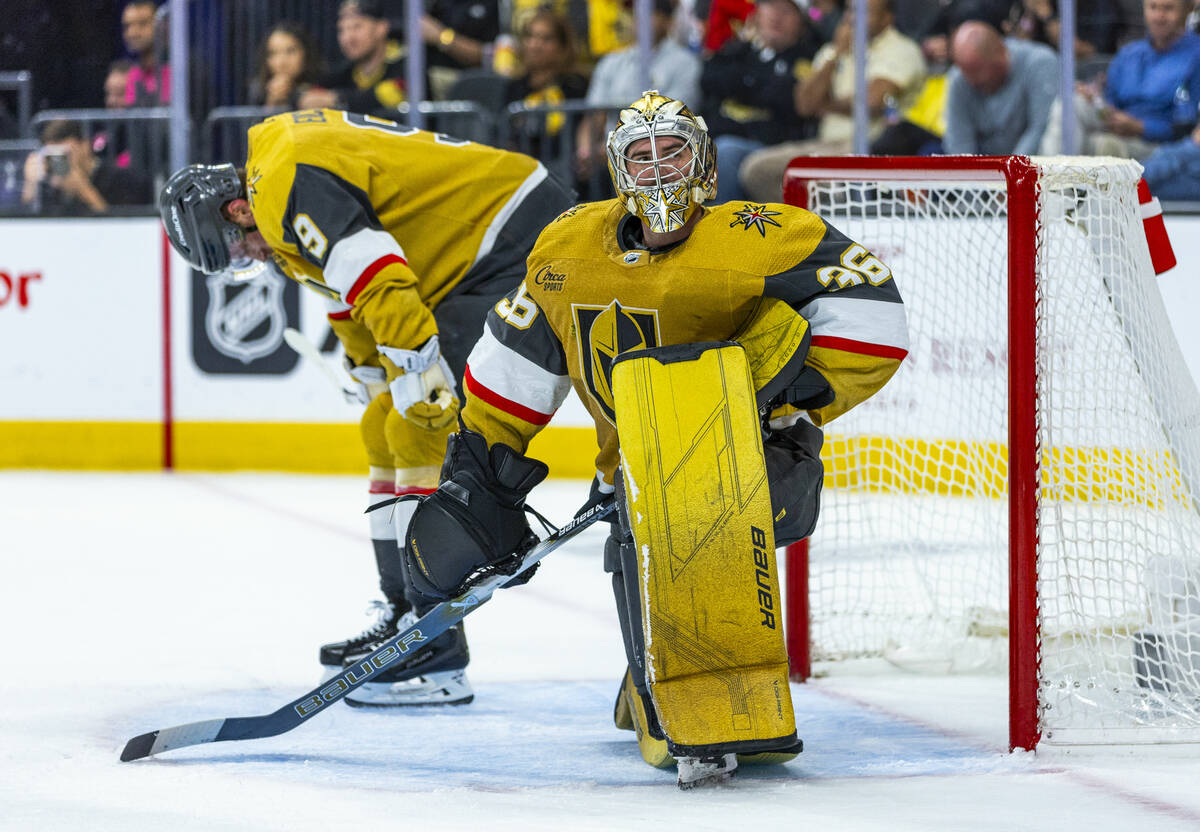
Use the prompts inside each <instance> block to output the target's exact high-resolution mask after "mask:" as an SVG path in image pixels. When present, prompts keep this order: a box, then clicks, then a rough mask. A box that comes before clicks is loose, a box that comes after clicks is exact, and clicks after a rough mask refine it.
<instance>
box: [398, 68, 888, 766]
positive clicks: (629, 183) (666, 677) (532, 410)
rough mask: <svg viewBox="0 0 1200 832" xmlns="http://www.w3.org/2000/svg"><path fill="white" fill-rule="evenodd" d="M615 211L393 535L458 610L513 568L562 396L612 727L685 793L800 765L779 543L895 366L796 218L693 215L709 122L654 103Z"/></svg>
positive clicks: (880, 333) (624, 166) (480, 387)
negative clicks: (629, 733)
mask: <svg viewBox="0 0 1200 832" xmlns="http://www.w3.org/2000/svg"><path fill="white" fill-rule="evenodd" d="M608 162H609V168H610V172H611V174H612V178H613V183H614V185H615V186H616V190H617V193H618V195H619V197H618V198H617V199H615V200H610V201H607V202H597V203H589V204H584V205H578V206H575V207H573V208H571V209H570V210H568V211H566V212H564V213H563V214H562V216H560V217H559V218H558V219H557V220H556V221H555V222H553V223H551V224H550V225H549V226H548V227H547V228H546V229H545V230H544V231H543V232H542V234H541V236H540V237H539V238H538V241H537V244H536V245H535V247H534V249H533V253H532V254H531V255H530V257H529V261H528V268H527V271H526V278H525V281H524V282H523V283H522V284H521V285H520V286H518V287H517V289H516V291H514V292H512V293H511V294H510V295H509V296H508V297H507V298H505V299H504V300H503V301H501V302H500V303H498V304H496V307H495V308H494V309H493V310H492V311H491V313H489V315H488V319H487V328H486V330H485V332H484V335H483V338H482V339H481V340H480V341H479V343H478V344H476V346H475V348H474V350H472V352H471V355H470V358H469V360H468V362H467V363H468V367H467V374H466V389H467V393H468V396H467V400H466V407H465V409H464V412H463V421H464V428H463V429H462V430H461V431H460V432H458V433H456V434H455V435H454V436H452V437H451V438H450V443H449V448H448V451H447V457H446V462H445V464H444V466H443V469H442V484H441V486H440V487H439V488H438V490H437V491H436V492H435V493H434V494H433V495H431V496H429V497H426V498H424V499H423V500H422V501H421V503H420V506H419V507H418V508H417V510H416V512H415V513H414V515H413V519H412V521H411V523H410V525H409V528H408V533H407V536H406V538H405V544H406V545H405V563H406V565H407V567H408V571H409V576H410V580H411V582H412V586H413V587H414V589H416V590H417V591H418V592H420V593H421V594H422V595H424V596H425V597H426V598H429V599H444V598H447V597H452V596H454V595H455V594H456V593H457V592H459V591H460V590H461V589H462V588H463V587H464V586H465V585H467V584H469V583H470V581H471V580H472V578H473V577H475V576H476V575H477V574H479V573H480V572H481V571H483V572H487V571H493V570H503V569H505V568H506V567H508V566H511V559H512V553H513V552H514V551H520V550H521V549H522V548H523V547H525V546H526V545H527V544H528V542H529V539H530V535H531V532H530V530H529V527H528V526H527V524H526V522H525V518H524V514H523V511H522V508H523V506H522V503H523V500H524V498H525V495H526V493H527V492H528V491H529V489H530V488H531V487H532V486H533V485H535V484H536V483H537V482H539V481H540V480H541V479H542V478H543V477H544V476H545V475H546V468H545V466H544V465H543V464H542V463H540V462H538V461H536V460H533V459H530V458H528V457H526V456H523V452H524V451H525V449H526V447H527V445H528V442H529V440H530V438H531V437H532V436H533V435H534V434H535V433H537V431H538V430H539V429H540V428H541V427H542V426H543V425H544V424H546V422H548V421H549V420H550V417H551V415H552V414H553V413H554V412H555V410H556V409H557V408H558V406H559V405H560V404H561V403H562V401H563V398H564V397H565V396H566V394H567V391H568V390H569V389H570V388H571V387H574V388H575V390H576V392H577V393H578V394H579V396H580V398H581V399H582V400H583V402H584V403H585V405H586V406H587V408H588V410H589V411H590V413H591V415H592V417H593V418H594V420H595V424H596V438H597V443H598V445H599V448H600V453H599V455H598V456H597V458H596V466H597V469H598V472H597V476H596V481H595V486H594V489H593V499H598V498H599V497H598V495H599V494H602V493H611V492H613V490H614V488H615V490H616V500H617V506H618V515H619V519H618V521H617V522H616V523H615V524H614V525H613V528H612V531H611V534H610V537H609V539H608V542H607V544H606V547H605V553H604V562H605V568H606V569H607V570H608V571H609V572H611V573H612V574H613V589H614V592H615V595H616V601H617V611H618V615H619V619H620V624H621V633H622V636H623V638H624V643H625V650H626V654H627V656H628V660H629V666H628V670H627V672H626V674H625V677H624V679H623V680H622V683H621V686H620V690H619V693H618V696H617V702H616V708H615V713H614V718H615V720H616V723H617V725H618V727H621V728H627V729H631V730H634V731H636V733H637V738H638V745H639V747H640V750H641V753H642V756H643V757H644V759H645V760H646V762H648V763H650V764H651V765H654V766H660V767H667V766H673V765H676V764H678V776H679V782H680V785H681V786H685V787H686V786H690V785H694V784H696V783H699V782H706V781H711V780H713V779H722V778H724V777H727V776H728V775H729V773H731V772H732V770H733V769H734V767H736V765H737V764H738V761H739V760H741V761H742V762H748V761H752V762H768V763H769V762H783V761H786V760H790V759H792V757H794V756H795V755H796V753H797V752H799V751H800V750H801V747H802V746H801V743H800V741H799V740H798V739H797V738H796V732H795V717H794V714H793V712H792V705H791V699H790V694H789V690H788V667H787V656H786V653H785V649H784V640H783V627H782V620H781V615H780V612H781V610H780V594H779V581H778V573H777V571H776V566H775V547H776V546H777V545H783V544H786V543H789V542H792V541H795V540H798V539H800V538H802V537H805V536H807V535H808V534H809V533H810V532H811V530H812V528H813V525H814V524H815V522H816V518H817V508H818V501H819V497H820V490H821V481H822V467H821V462H820V457H819V453H820V448H821V444H822V441H823V434H822V431H821V426H823V425H824V424H826V423H827V422H829V421H830V420H831V419H833V418H835V417H836V416H838V415H839V414H841V413H844V412H846V411H847V410H849V409H850V408H852V407H854V406H855V405H856V404H858V403H859V402H861V401H863V400H864V399H866V398H867V397H868V396H870V395H872V394H873V393H875V392H876V391H877V390H879V388H880V387H881V386H882V385H883V384H884V383H885V382H886V381H887V380H888V378H889V377H891V375H892V374H893V373H894V372H895V371H896V369H897V367H898V366H899V364H900V361H901V360H902V359H903V358H904V356H905V355H906V352H907V327H906V324H905V316H904V309H903V306H902V304H901V300H900V295H899V293H898V291H897V289H896V285H895V283H894V282H893V281H892V279H891V272H890V271H889V270H888V268H887V266H885V265H884V264H883V263H881V262H880V261H879V260H878V259H876V258H875V257H874V256H872V255H871V254H870V252H868V251H867V250H866V249H865V248H863V246H861V245H859V244H857V243H855V242H853V241H852V240H849V239H847V238H846V237H845V236H843V235H842V234H841V233H839V232H838V231H837V230H836V229H834V228H832V227H830V226H829V225H828V224H826V223H825V222H824V221H823V220H821V218H819V217H817V216H816V215H814V214H811V213H809V212H808V211H805V210H802V209H800V208H795V207H792V206H788V205H774V204H769V205H754V204H746V203H730V204H726V205H717V206H713V207H706V206H704V202H705V201H706V200H707V199H709V197H711V196H712V194H713V193H714V192H715V187H716V160H715V159H714V157H713V145H712V142H711V140H710V139H709V136H708V132H707V130H706V128H705V125H704V121H703V119H701V118H700V117H698V116H695V115H693V114H692V113H691V112H690V111H689V110H688V108H687V107H686V106H684V104H683V103H682V102H680V101H675V100H672V99H669V98H665V97H663V96H661V95H659V94H657V93H656V92H653V91H651V92H647V93H645V94H644V95H643V97H642V98H640V99H638V100H637V101H636V102H634V103H633V104H632V105H631V106H630V107H629V108H627V109H625V110H623V111H622V112H621V114H620V118H619V121H618V124H617V127H616V129H614V130H613V132H612V133H611V134H610V135H609V138H608Z"/></svg>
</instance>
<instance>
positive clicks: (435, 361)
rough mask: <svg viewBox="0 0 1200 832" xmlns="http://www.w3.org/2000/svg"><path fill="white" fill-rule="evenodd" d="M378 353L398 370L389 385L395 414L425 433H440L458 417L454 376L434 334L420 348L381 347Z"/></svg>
mask: <svg viewBox="0 0 1200 832" xmlns="http://www.w3.org/2000/svg"><path fill="white" fill-rule="evenodd" d="M378 349H379V352H380V353H381V354H382V355H383V356H384V357H385V358H387V359H388V360H389V361H391V362H392V363H393V364H395V365H396V367H397V368H398V369H399V370H400V375H398V376H397V377H396V378H394V379H393V380H392V382H391V384H390V385H389V387H390V389H391V391H392V403H393V406H394V407H395V408H396V412H398V413H400V414H401V415H403V416H404V418H405V419H408V420H409V421H411V422H414V423H416V424H417V425H420V426H421V427H422V428H424V429H425V430H430V431H436V430H441V429H443V428H445V427H447V426H449V425H452V424H454V420H455V419H456V418H457V417H458V396H457V395H456V392H455V387H454V374H453V373H452V372H451V371H450V365H449V364H447V363H446V359H445V358H443V357H442V351H441V348H440V345H439V344H438V337H437V336H436V335H434V336H433V337H432V338H430V339H429V340H428V341H426V342H425V343H424V344H423V345H422V346H421V348H420V349H417V350H402V349H399V348H398V347H385V346H382V345H380V346H379V347H378Z"/></svg>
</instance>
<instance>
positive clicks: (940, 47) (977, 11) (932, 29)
mask: <svg viewBox="0 0 1200 832" xmlns="http://www.w3.org/2000/svg"><path fill="white" fill-rule="evenodd" d="M1020 9H1021V0H945V2H943V3H942V5H941V8H940V9H939V10H938V12H937V14H936V15H935V16H934V18H933V22H932V23H931V24H930V26H929V28H928V31H926V32H925V34H924V35H923V36H922V37H921V38H919V41H920V44H921V54H923V55H924V56H925V60H926V61H927V62H928V63H929V66H930V67H931V69H932V71H934V72H938V71H940V70H941V69H942V68H944V69H945V70H949V68H950V38H951V36H952V35H953V34H954V32H955V31H956V30H957V29H958V27H959V26H961V25H962V24H963V23H965V22H966V21H968V20H982V21H983V22H984V23H990V24H991V25H992V26H994V27H995V28H996V29H997V30H999V31H1000V32H1004V33H1005V34H1007V33H1008V30H1009V29H1010V28H1011V27H1010V23H1009V21H1010V20H1011V19H1012V18H1013V17H1014V16H1015V15H1018V14H1019V13H1020Z"/></svg>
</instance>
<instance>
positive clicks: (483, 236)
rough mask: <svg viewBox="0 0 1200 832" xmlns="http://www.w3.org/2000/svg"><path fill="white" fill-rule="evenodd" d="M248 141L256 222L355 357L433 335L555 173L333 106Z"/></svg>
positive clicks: (262, 127)
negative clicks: (438, 313) (439, 313)
mask: <svg viewBox="0 0 1200 832" xmlns="http://www.w3.org/2000/svg"><path fill="white" fill-rule="evenodd" d="M249 139H250V152H249V156H248V158H247V160H246V188H247V195H248V199H249V201H250V206H251V209H252V211H253V212H254V218H255V221H256V223H257V224H258V230H259V231H260V232H262V235H263V237H264V238H265V239H266V241H267V243H268V244H269V245H270V246H271V248H272V249H273V250H274V251H275V253H276V262H277V263H278V264H279V266H280V267H281V268H282V269H283V271H284V272H285V273H286V274H288V275H290V276H291V277H293V278H295V279H296V280H298V281H300V282H301V283H303V284H305V285H307V286H309V287H310V288H313V289H315V290H316V291H318V292H319V293H321V294H322V295H323V296H325V298H326V299H327V301H328V309H329V313H330V317H331V318H332V319H333V320H334V322H335V325H337V326H338V334H339V336H340V337H342V340H343V342H344V343H345V345H346V348H347V352H348V354H350V356H351V358H352V359H354V360H355V361H356V362H358V363H364V362H368V361H371V363H374V362H373V360H372V357H373V355H374V352H375V350H374V347H375V345H376V344H382V345H385V346H394V347H400V348H402V349H414V348H416V347H418V346H419V345H421V344H422V343H424V342H425V341H426V340H428V338H429V337H430V336H432V335H434V334H436V332H437V328H436V325H435V324H434V321H433V316H432V314H431V309H432V308H433V307H435V306H436V305H437V304H438V303H439V302H440V301H441V300H442V299H443V298H445V297H446V296H447V295H448V294H449V293H451V292H452V291H456V290H457V291H464V290H466V289H468V288H469V287H470V286H471V285H472V282H473V281H478V280H484V279H486V278H487V276H488V274H489V269H488V268H487V266H488V265H489V264H492V265H494V263H495V262H496V261H497V259H498V258H501V259H502V257H503V256H504V255H505V251H504V249H505V247H506V246H507V247H512V242H511V241H512V240H514V239H516V238H517V237H518V236H519V235H517V234H515V233H514V232H513V228H514V226H515V225H518V224H520V223H523V222H529V221H531V220H530V217H531V215H536V214H537V213H538V212H537V210H536V206H534V209H535V210H532V211H531V210H526V209H528V206H523V204H522V203H523V201H524V200H525V198H526V196H528V195H529V194H530V192H531V191H533V190H534V189H535V188H537V186H538V185H539V184H540V183H542V182H543V180H545V178H546V170H545V168H544V167H543V166H542V165H541V164H539V163H538V162H537V161H536V160H534V159H532V158H530V157H528V156H523V155H521V154H518V153H509V152H506V151H503V150H497V149H495V148H491V147H486V146H483V145H479V144H475V143H473V142H466V141H461V140H457V139H453V138H450V137H447V136H443V135H440V134H435V133H429V132H426V131H423V130H417V129H415V128H409V127H405V126H403V125H400V124H397V123H395V122H392V121H387V120H384V119H377V118H372V117H370V116H363V115H357V114H353V113H345V112H341V111H337V110H304V111H300V112H293V113H284V114H282V115H278V116H274V117H272V118H269V119H267V120H266V121H265V122H263V123H262V124H258V125H255V126H254V127H252V128H251V129H250V135H249ZM546 219H548V217H547V218H544V219H542V220H541V222H542V223H544V222H545V221H546ZM526 245H528V244H527V243H526ZM509 255H510V256H511V257H512V258H514V259H517V261H518V262H519V258H521V257H523V255H524V251H515V250H514V251H513V252H509ZM385 364H386V362H385ZM391 370H392V368H390V367H389V371H391Z"/></svg>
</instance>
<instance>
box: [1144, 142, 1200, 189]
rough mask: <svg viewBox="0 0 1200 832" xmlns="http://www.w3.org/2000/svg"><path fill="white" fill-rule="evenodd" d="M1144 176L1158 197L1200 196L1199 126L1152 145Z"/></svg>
mask: <svg viewBox="0 0 1200 832" xmlns="http://www.w3.org/2000/svg"><path fill="white" fill-rule="evenodd" d="M1145 177H1146V184H1147V185H1149V186H1150V193H1152V194H1154V196H1156V197H1158V198H1159V199H1180V200H1193V201H1194V200H1200V127H1197V128H1196V129H1195V130H1193V131H1192V133H1191V135H1190V136H1187V137H1185V138H1183V139H1180V140H1179V141H1177V142H1172V143H1170V144H1164V145H1160V146H1159V147H1157V148H1155V150H1154V152H1153V153H1151V154H1150V158H1149V159H1147V160H1146V172H1145Z"/></svg>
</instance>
